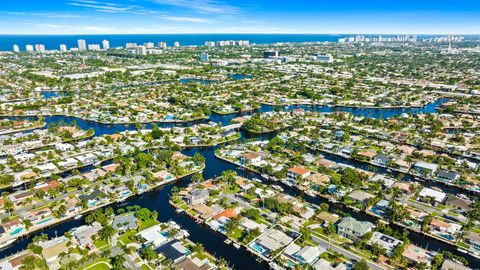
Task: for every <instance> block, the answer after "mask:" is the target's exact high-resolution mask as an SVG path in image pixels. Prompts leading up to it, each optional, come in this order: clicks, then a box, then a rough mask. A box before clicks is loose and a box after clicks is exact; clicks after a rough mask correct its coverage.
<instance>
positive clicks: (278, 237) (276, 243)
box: [253, 228, 293, 252]
mask: <svg viewBox="0 0 480 270" xmlns="http://www.w3.org/2000/svg"><path fill="white" fill-rule="evenodd" d="M292 241H293V238H291V237H290V236H288V235H287V234H286V233H284V232H283V231H281V230H279V229H275V228H272V229H270V230H268V231H266V232H265V233H263V234H261V235H260V236H259V237H258V238H257V239H256V240H255V242H254V243H253V244H254V245H256V246H257V248H258V246H260V249H262V250H264V251H266V252H271V251H274V250H278V249H280V248H283V247H285V246H286V245H288V244H290V243H291V242H292Z"/></svg>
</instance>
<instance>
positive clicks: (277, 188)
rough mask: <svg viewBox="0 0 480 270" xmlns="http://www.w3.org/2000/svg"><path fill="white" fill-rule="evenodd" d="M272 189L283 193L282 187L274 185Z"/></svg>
mask: <svg viewBox="0 0 480 270" xmlns="http://www.w3.org/2000/svg"><path fill="white" fill-rule="evenodd" d="M272 188H274V189H276V190H278V191H280V192H283V188H282V187H281V186H279V185H272Z"/></svg>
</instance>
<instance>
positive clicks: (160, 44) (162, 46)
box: [158, 41, 167, 49]
mask: <svg viewBox="0 0 480 270" xmlns="http://www.w3.org/2000/svg"><path fill="white" fill-rule="evenodd" d="M158 48H160V49H165V48H167V43H166V42H162V41H160V42H158Z"/></svg>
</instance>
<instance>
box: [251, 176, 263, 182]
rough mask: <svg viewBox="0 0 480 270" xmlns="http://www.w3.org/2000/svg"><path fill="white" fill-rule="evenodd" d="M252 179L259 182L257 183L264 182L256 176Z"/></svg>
mask: <svg viewBox="0 0 480 270" xmlns="http://www.w3.org/2000/svg"><path fill="white" fill-rule="evenodd" d="M252 180H253V181H255V182H257V183H262V180H260V179H258V178H256V177H255V178H253V179H252Z"/></svg>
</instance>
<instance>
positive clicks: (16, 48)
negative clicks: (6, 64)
mask: <svg viewBox="0 0 480 270" xmlns="http://www.w3.org/2000/svg"><path fill="white" fill-rule="evenodd" d="M13 52H20V47H18V45H17V44H15V45H13Z"/></svg>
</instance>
